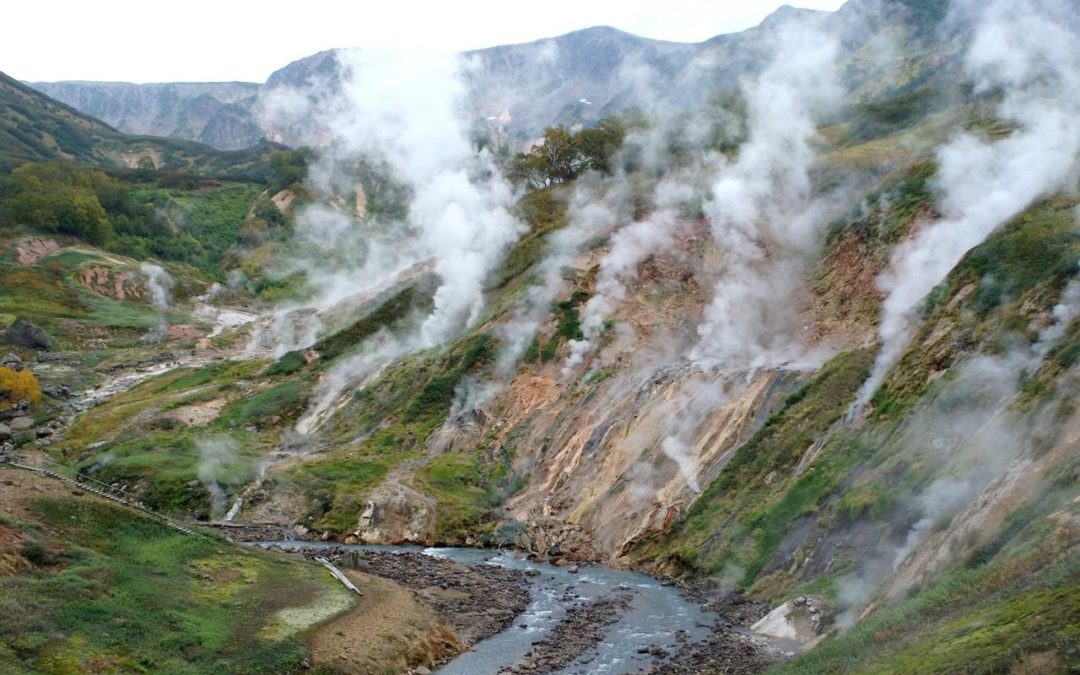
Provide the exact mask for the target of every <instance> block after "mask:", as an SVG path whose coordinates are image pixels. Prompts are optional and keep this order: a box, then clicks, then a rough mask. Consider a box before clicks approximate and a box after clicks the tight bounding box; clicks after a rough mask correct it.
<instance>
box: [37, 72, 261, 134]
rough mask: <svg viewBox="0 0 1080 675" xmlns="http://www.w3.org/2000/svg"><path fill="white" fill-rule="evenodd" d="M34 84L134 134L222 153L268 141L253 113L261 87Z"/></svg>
mask: <svg viewBox="0 0 1080 675" xmlns="http://www.w3.org/2000/svg"><path fill="white" fill-rule="evenodd" d="M31 85H32V86H33V87H34V88H35V89H37V90H38V91H41V92H42V93H44V94H47V95H48V96H51V97H52V98H55V99H56V100H58V101H60V102H62V103H66V104H67V105H70V106H71V107H73V108H75V109H77V110H79V111H81V112H84V113H86V114H88V115H92V116H94V117H97V118H98V119H101V120H103V121H105V122H107V123H108V124H110V125H112V126H113V127H115V128H117V129H119V130H120V131H123V132H125V133H129V134H136V135H153V136H169V137H173V138H183V139H188V140H193V141H200V142H203V143H206V144H208V145H212V146H214V147H216V148H218V149H221V150H238V149H241V148H246V147H250V146H252V145H255V144H257V143H258V142H259V141H261V140H262V139H263V138H264V137H265V134H264V133H263V132H262V130H260V129H259V127H258V126H257V125H256V124H255V122H254V119H253V118H252V116H251V113H250V109H251V106H252V104H253V102H254V100H255V97H256V95H257V94H258V91H259V85H257V84H252V83H247V82H209V83H170V84H130V83H126V82H34V83H31Z"/></svg>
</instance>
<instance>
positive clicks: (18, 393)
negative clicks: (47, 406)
mask: <svg viewBox="0 0 1080 675" xmlns="http://www.w3.org/2000/svg"><path fill="white" fill-rule="evenodd" d="M23 399H26V400H27V401H30V402H31V403H37V402H38V401H40V400H41V386H40V385H39V384H38V381H37V378H36V377H34V374H33V373H31V372H30V371H29V370H27V369H25V368H24V369H22V370H12V369H11V368H7V367H4V366H0V408H10V407H11V406H13V405H15V404H16V403H18V402H19V401H21V400H23Z"/></svg>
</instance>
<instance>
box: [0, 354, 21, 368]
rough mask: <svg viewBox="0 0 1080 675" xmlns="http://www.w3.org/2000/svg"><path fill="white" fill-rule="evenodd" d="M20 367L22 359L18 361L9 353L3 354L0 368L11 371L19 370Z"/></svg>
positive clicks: (16, 357) (17, 358)
mask: <svg viewBox="0 0 1080 675" xmlns="http://www.w3.org/2000/svg"><path fill="white" fill-rule="evenodd" d="M22 365H23V362H22V359H20V358H19V357H18V356H16V355H15V354H11V353H10V352H9V353H7V354H4V358H2V359H0V366H4V367H5V368H11V369H12V370H21V369H22Z"/></svg>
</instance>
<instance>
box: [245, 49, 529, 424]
mask: <svg viewBox="0 0 1080 675" xmlns="http://www.w3.org/2000/svg"><path fill="white" fill-rule="evenodd" d="M336 58H337V62H338V64H339V67H340V70H339V77H338V78H337V79H336V80H335V82H334V91H333V92H332V93H328V94H326V95H318V96H313V97H307V99H304V98H294V99H290V101H289V105H288V106H284V108H287V109H288V112H289V114H290V115H291V116H292V117H294V118H295V116H296V115H297V110H296V106H297V105H302V104H303V103H304V101H305V100H309V101H318V102H319V106H318V108H317V109H310V110H309V114H311V115H313V116H315V118H316V119H317V124H316V126H317V127H318V128H320V129H324V130H326V133H327V135H328V136H329V138H330V144H329V145H328V146H326V147H324V148H323V149H322V151H321V152H320V156H319V159H318V160H317V161H316V162H315V163H314V164H313V166H312V167H311V181H312V182H313V183H314V185H315V186H316V187H317V188H318V189H319V190H321V191H322V192H323V194H324V195H325V196H326V199H325V200H324V202H323V203H320V204H317V205H314V206H312V207H309V208H307V209H305V210H303V211H302V212H301V213H300V214H299V222H298V236H299V238H300V241H301V243H303V244H304V245H305V246H307V247H308V248H309V249H311V250H313V251H315V256H314V259H312V260H307V261H301V263H300V266H301V268H303V269H304V270H305V271H306V272H307V276H308V278H309V280H310V282H311V283H312V285H313V286H314V287H315V288H316V298H315V299H314V300H313V301H309V302H307V303H306V304H307V306H308V307H312V306H313V307H314V308H315V309H316V310H319V311H322V310H325V309H328V308H330V307H333V306H334V305H335V304H338V303H340V302H342V301H345V300H349V301H353V302H354V301H355V299H357V298H362V297H373V296H374V294H375V293H377V292H379V291H381V290H386V289H387V288H388V287H392V286H393V285H394V284H396V283H398V282H400V281H402V280H404V277H405V276H406V275H409V274H413V273H417V272H424V271H427V270H428V269H430V270H431V271H432V272H433V273H434V274H435V276H436V277H437V278H438V287H437V289H436V290H435V293H434V299H433V301H434V302H433V304H434V306H433V309H432V311H431V312H430V314H429V315H428V316H426V317H425V318H423V319H422V320H421V321H420V322H419V325H418V326H417V327H416V328H415V330H414V331H413V334H410V335H407V336H396V337H392V338H391V337H389V336H387V335H381V336H379V337H378V339H377V340H376V342H377V344H373V345H372V346H371V347H370V348H369V347H362V348H361V349H359V351H358V353H357V355H356V356H355V357H353V358H350V359H346V360H344V361H342V362H340V363H338V364H335V366H334V367H333V368H332V369H331V370H330V371H329V372H328V373H327V375H325V376H324V378H323V380H322V382H320V385H319V386H318V388H317V391H316V396H315V399H314V402H313V404H312V407H311V409H310V410H309V411H308V414H306V415H305V416H304V417H303V418H302V420H301V422H302V424H301V427H302V428H304V429H307V430H310V429H311V428H313V426H312V425H314V424H316V423H317V421H319V420H321V419H323V418H324V416H325V413H326V412H327V411H328V410H331V409H332V408H333V405H334V402H335V400H336V399H337V398H338V397H340V396H341V394H342V393H343V392H344V391H345V390H346V389H347V388H348V387H350V386H351V385H353V384H355V382H356V380H358V379H360V378H363V377H365V376H367V375H369V374H370V373H371V372H373V371H375V370H378V368H379V367H380V365H382V364H384V363H385V362H386V361H387V360H389V359H393V358H394V357H396V356H398V355H400V354H402V353H404V352H406V351H410V350H413V349H421V348H428V347H432V346H436V345H438V344H441V343H443V342H445V341H446V340H448V339H450V338H452V337H453V336H455V335H457V334H458V333H459V331H461V330H462V329H463V328H465V327H466V326H468V325H471V324H473V323H475V322H476V321H477V320H478V319H479V318H480V316H481V313H482V311H483V308H484V283H485V281H486V279H487V277H488V275H489V274H490V273H491V271H492V270H493V269H495V268H496V267H497V266H498V264H499V263H500V262H501V260H502V257H503V254H504V253H505V252H506V250H507V249H508V248H509V247H510V246H511V245H512V244H513V243H514V242H515V241H516V240H517V239H518V237H519V236H520V235H521V233H522V232H523V231H524V229H525V228H524V225H523V224H522V223H521V222H519V221H518V220H517V219H516V218H515V217H514V216H513V215H512V214H511V212H510V206H511V205H512V203H513V201H514V199H515V194H514V192H513V190H512V188H511V186H510V184H509V183H508V182H507V181H506V180H505V179H504V177H503V176H502V174H501V173H500V172H499V170H498V167H497V166H496V164H495V162H494V161H493V158H492V157H491V155H490V154H489V153H488V152H487V151H486V150H479V151H478V150H477V149H476V148H475V147H474V145H473V142H472V139H471V138H470V135H469V121H468V119H467V115H466V114H465V109H466V104H467V103H468V101H467V100H466V98H467V91H466V87H465V85H464V84H463V76H464V75H465V72H464V71H463V68H465V67H466V66H465V65H464V62H463V61H462V60H461V59H460V58H459V57H458V56H456V55H453V54H441V53H433V52H410V53H389V52H369V51H360V50H346V51H339V52H337V53H336ZM329 86H330V85H328V87H329ZM278 107H279V108H280V107H282V106H278ZM272 108H273V106H268V107H267V108H266V109H267V110H270V109H272ZM360 161H362V162H364V163H365V165H367V166H369V167H377V168H378V170H380V171H382V172H385V173H386V174H388V175H389V177H390V178H391V179H392V180H393V181H394V182H395V184H397V185H399V186H401V187H402V188H403V191H404V194H405V195H406V196H407V201H408V206H407V215H406V217H405V219H404V222H392V223H387V222H381V221H380V220H379V219H378V218H373V217H368V216H367V215H366V214H364V213H361V211H363V209H360V208H359V207H356V208H355V209H354V210H355V211H356V212H355V213H349V212H347V210H343V206H348V205H349V204H350V201H349V200H348V199H345V198H342V197H341V195H342V194H346V195H348V194H351V193H352V192H353V191H356V192H357V195H359V191H361V190H363V187H362V186H360V185H359V184H358V183H356V178H355V169H356V167H357V163H358V162H360ZM366 199H367V198H366V196H365V197H364V199H360V198H359V196H357V198H355V199H354V200H353V202H355V203H361V202H365V203H366ZM321 330H322V322H321V320H320V319H319V313H318V311H317V312H303V311H298V308H297V307H290V308H285V310H283V311H282V312H280V313H279V317H278V319H277V321H276V322H275V325H272V326H270V327H269V328H268V329H267V330H264V335H265V334H269V335H271V336H274V337H275V338H276V339H281V338H282V337H284V338H286V340H285V341H286V342H287V344H288V345H289V346H290V347H291V348H298V347H303V346H307V345H310V344H311V343H312V342H314V340H315V339H316V336H317V335H318V334H319V332H320V331H321ZM264 339H265V338H264ZM279 351H280V349H279Z"/></svg>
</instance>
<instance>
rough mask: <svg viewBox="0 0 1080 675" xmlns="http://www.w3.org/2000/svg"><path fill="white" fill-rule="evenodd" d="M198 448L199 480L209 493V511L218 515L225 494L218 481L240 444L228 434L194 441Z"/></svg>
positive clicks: (221, 510)
mask: <svg viewBox="0 0 1080 675" xmlns="http://www.w3.org/2000/svg"><path fill="white" fill-rule="evenodd" d="M195 447H196V448H198V450H199V467H198V476H199V482H200V483H202V485H203V487H204V488H206V491H207V492H208V493H209V494H210V513H211V515H213V516H214V517H219V516H221V515H222V514H223V513H224V512H225V503H226V498H227V495H226V493H225V490H224V489H222V487H221V485H220V484H219V483H218V481H219V480H221V479H222V478H223V477H224V475H225V470H226V467H227V466H228V465H229V464H231V463H232V462H234V461H235V460H236V457H237V453H238V452H239V450H240V446H239V445H238V444H237V442H236V441H235V440H234V439H232V438H230V437H228V436H214V437H211V438H201V439H199V440H197V441H196V442H195Z"/></svg>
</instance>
